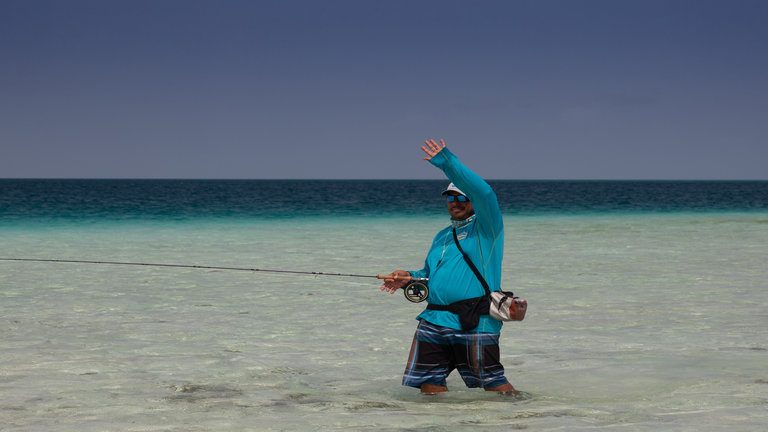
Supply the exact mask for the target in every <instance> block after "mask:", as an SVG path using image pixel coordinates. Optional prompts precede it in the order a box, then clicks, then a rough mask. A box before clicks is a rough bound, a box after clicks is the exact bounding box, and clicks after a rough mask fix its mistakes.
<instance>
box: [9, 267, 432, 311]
mask: <svg viewBox="0 0 768 432" xmlns="http://www.w3.org/2000/svg"><path fill="white" fill-rule="evenodd" d="M0 261H16V262H42V263H69V264H108V265H124V266H144V267H173V268H192V269H203V270H228V271H247V272H260V273H282V274H298V275H307V276H335V277H354V278H372V279H385V277H386V275H381V274H379V275H376V276H373V275H363V274H354V273H331V272H315V271H298V270H279V269H263V268H250V267H222V266H208V265H193V264H164V263H145V262H126V261H95V260H68V259H52V258H51V259H45V258H0ZM410 280H411V282H410V283H409V284H408V285H406V286H405V287H403V290H404V292H405V298H406V299H408V301H411V302H414V303H418V302H422V301H424V300H426V299H427V296H428V295H429V288H428V287H427V285H426V282H427V278H412V279H410Z"/></svg>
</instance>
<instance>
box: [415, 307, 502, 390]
mask: <svg viewBox="0 0 768 432" xmlns="http://www.w3.org/2000/svg"><path fill="white" fill-rule="evenodd" d="M454 369H458V371H459V374H460V375H461V379H463V380H464V384H466V386H467V387H470V388H472V387H483V388H491V387H497V386H500V385H502V384H506V383H508V381H507V378H506V377H504V366H502V365H501V363H500V362H499V333H472V332H464V331H460V330H454V329H452V328H448V327H442V326H439V325H435V324H432V323H429V322H427V321H424V320H420V321H419V325H418V327H416V334H415V335H414V337H413V344H412V345H411V353H410V355H409V356H408V364H407V365H406V367H405V372H404V373H403V385H405V386H409V387H416V388H419V387H421V385H422V384H425V383H429V384H435V385H440V386H445V385H446V382H445V380H446V378H447V377H448V375H449V374H450V373H451V371H453V370H454Z"/></svg>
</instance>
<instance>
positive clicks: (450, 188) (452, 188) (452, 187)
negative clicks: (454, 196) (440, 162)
mask: <svg viewBox="0 0 768 432" xmlns="http://www.w3.org/2000/svg"><path fill="white" fill-rule="evenodd" d="M448 192H458V193H460V194H462V195H464V196H467V194H465V193H464V192H462V191H461V189H459V188H457V187H456V185H455V184H453V183H451V184H449V185H448V187H447V188H446V189H445V190H444V191H443V193H442V195H445V194H447V193H448Z"/></svg>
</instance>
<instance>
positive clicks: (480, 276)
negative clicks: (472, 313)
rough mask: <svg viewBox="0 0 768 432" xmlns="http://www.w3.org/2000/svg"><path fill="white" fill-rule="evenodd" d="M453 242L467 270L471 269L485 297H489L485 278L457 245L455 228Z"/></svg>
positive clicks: (489, 291)
mask: <svg viewBox="0 0 768 432" xmlns="http://www.w3.org/2000/svg"><path fill="white" fill-rule="evenodd" d="M453 241H455V242H456V247H457V248H459V252H461V256H463V257H464V261H466V262H467V265H469V268H470V269H472V272H473V273H474V274H475V276H477V280H479V281H480V283H481V284H482V285H483V289H485V295H487V296H490V295H491V289H490V288H488V282H486V281H485V278H484V277H483V275H481V274H480V271H479V270H478V269H477V267H475V264H474V263H473V262H472V260H471V259H469V256H467V253H466V252H464V249H462V248H461V244H459V237H458V236H457V235H456V228H455V227H454V228H453Z"/></svg>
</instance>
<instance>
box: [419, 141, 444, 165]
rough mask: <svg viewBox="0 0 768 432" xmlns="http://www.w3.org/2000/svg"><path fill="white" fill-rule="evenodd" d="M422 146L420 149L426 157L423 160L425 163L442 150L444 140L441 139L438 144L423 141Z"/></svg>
mask: <svg viewBox="0 0 768 432" xmlns="http://www.w3.org/2000/svg"><path fill="white" fill-rule="evenodd" d="M424 144H426V145H423V146H421V149H422V150H423V151H424V153H426V154H427V157H425V158H424V160H425V161H428V160H430V159H432V158H433V157H435V156H436V155H437V154H438V153H440V151H441V150H442V149H444V148H445V140H444V139H441V140H440V143H437V142H435V140H433V139H429V140H426V141H424Z"/></svg>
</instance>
